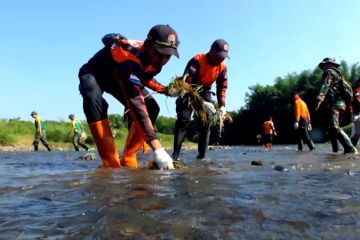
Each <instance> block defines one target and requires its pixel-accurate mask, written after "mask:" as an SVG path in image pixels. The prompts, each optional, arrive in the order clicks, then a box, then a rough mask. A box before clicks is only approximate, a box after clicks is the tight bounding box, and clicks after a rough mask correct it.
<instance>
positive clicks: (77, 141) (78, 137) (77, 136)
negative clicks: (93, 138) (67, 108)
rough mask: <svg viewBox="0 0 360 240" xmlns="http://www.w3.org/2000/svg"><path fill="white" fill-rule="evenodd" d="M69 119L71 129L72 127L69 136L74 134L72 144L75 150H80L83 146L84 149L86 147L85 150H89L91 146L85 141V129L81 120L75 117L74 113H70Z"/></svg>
mask: <svg viewBox="0 0 360 240" xmlns="http://www.w3.org/2000/svg"><path fill="white" fill-rule="evenodd" d="M69 119H70V121H71V129H70V133H69V137H70V136H71V135H72V134H74V135H73V138H72V144H73V145H74V148H75V151H79V150H80V147H82V148H83V149H85V151H87V150H88V149H89V147H88V146H86V144H85V142H84V141H85V138H86V137H84V134H85V130H84V128H83V126H82V125H81V122H80V121H79V120H78V119H75V115H74V114H70V115H69Z"/></svg>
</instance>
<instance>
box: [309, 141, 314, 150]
mask: <svg viewBox="0 0 360 240" xmlns="http://www.w3.org/2000/svg"><path fill="white" fill-rule="evenodd" d="M307 145H308V147H309V150H310V151H312V150H315V145H314V142H313V141H312V140H310V141H309V142H308V143H307Z"/></svg>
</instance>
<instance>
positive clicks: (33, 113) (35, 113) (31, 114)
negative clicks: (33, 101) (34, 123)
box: [30, 111, 38, 116]
mask: <svg viewBox="0 0 360 240" xmlns="http://www.w3.org/2000/svg"><path fill="white" fill-rule="evenodd" d="M34 115H38V113H37V112H35V111H32V112H31V113H30V116H34Z"/></svg>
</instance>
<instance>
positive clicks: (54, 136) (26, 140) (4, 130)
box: [0, 119, 194, 150]
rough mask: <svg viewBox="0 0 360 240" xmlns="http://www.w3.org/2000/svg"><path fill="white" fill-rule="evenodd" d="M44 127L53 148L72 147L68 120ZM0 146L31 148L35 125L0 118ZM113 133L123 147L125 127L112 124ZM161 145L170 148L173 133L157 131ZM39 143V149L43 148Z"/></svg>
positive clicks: (117, 143)
mask: <svg viewBox="0 0 360 240" xmlns="http://www.w3.org/2000/svg"><path fill="white" fill-rule="evenodd" d="M44 124H45V128H46V135H47V140H48V142H49V143H50V145H51V146H52V148H53V149H54V150H56V149H73V146H72V143H71V138H69V131H70V121H68V122H66V121H44ZM83 126H84V128H85V131H86V133H87V135H88V138H87V139H86V141H85V142H86V144H87V145H88V146H90V147H92V148H94V147H95V145H94V140H93V138H92V136H91V134H90V130H89V128H88V126H87V123H86V122H83ZM0 129H1V131H0V146H5V147H7V146H9V147H13V148H15V149H19V150H32V149H33V146H32V142H33V140H34V133H35V127H34V123H33V122H31V121H21V120H5V119H1V120H0ZM112 129H113V132H114V135H115V144H116V147H118V148H121V149H123V148H124V145H125V141H126V136H127V132H128V131H127V129H126V127H124V126H123V125H121V126H119V127H118V128H116V127H114V126H112ZM158 137H159V139H160V141H161V143H162V145H163V146H164V147H166V148H172V145H173V135H172V134H163V133H158ZM184 145H185V146H194V143H190V142H185V143H184ZM43 148H44V147H43V146H42V145H41V144H40V149H41V150H43Z"/></svg>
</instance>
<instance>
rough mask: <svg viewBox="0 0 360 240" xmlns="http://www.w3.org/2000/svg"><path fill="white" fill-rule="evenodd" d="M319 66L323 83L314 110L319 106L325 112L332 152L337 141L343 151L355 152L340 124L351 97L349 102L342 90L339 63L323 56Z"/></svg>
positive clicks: (349, 109)
mask: <svg viewBox="0 0 360 240" xmlns="http://www.w3.org/2000/svg"><path fill="white" fill-rule="evenodd" d="M319 67H320V68H321V69H322V70H323V75H322V81H323V84H322V86H321V89H320V93H319V95H318V97H317V100H318V102H317V105H316V110H318V109H319V108H320V106H321V107H322V108H323V110H324V113H325V114H326V118H327V121H328V126H327V127H328V131H329V137H330V140H331V144H332V149H333V152H338V150H339V149H338V144H337V141H339V142H340V143H341V145H342V146H343V148H344V153H357V149H356V148H355V147H354V146H353V144H352V143H351V141H350V138H349V136H348V135H347V134H346V133H345V132H344V130H343V129H342V128H341V126H340V122H341V119H342V117H343V115H344V113H345V111H351V99H350V102H349V99H348V98H347V96H346V93H345V90H344V85H345V84H347V83H346V82H345V79H344V77H343V76H342V75H341V73H340V71H339V67H340V64H338V63H336V61H335V59H334V58H324V59H323V61H322V62H320V63H319Z"/></svg>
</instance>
